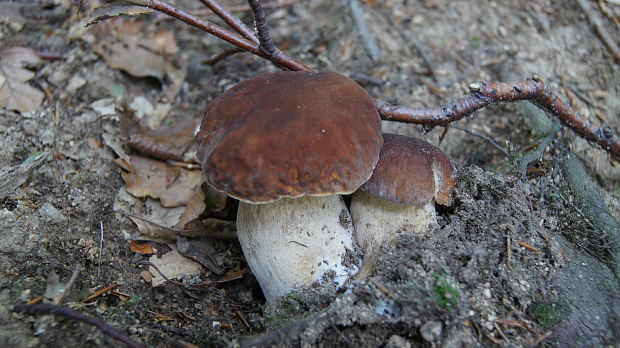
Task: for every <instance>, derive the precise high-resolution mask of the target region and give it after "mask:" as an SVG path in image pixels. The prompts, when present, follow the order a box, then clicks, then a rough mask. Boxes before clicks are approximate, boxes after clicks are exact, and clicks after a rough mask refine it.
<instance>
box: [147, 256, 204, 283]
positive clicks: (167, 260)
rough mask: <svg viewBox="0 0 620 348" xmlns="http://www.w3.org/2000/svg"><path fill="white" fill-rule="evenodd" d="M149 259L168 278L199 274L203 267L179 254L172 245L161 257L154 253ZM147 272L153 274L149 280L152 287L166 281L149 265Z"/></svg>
mask: <svg viewBox="0 0 620 348" xmlns="http://www.w3.org/2000/svg"><path fill="white" fill-rule="evenodd" d="M149 261H150V262H152V263H153V264H154V265H155V266H157V268H159V270H160V271H161V272H162V273H163V274H165V275H166V277H168V279H181V278H183V277H184V276H194V275H201V274H202V273H203V268H202V266H201V265H200V264H199V263H198V262H196V261H193V260H190V259H188V258H186V257H185V256H183V255H181V254H180V253H179V252H178V251H177V250H176V248H175V247H172V250H171V251H169V252H168V253H166V254H164V255H163V256H162V257H161V258H159V257H157V256H155V255H153V256H151V257H150V258H149ZM149 272H151V274H152V275H153V278H152V280H151V285H152V286H153V287H156V286H158V285H161V284H163V283H165V282H166V280H165V279H164V278H163V277H162V276H161V275H160V274H159V273H158V272H157V271H156V270H155V269H154V268H153V267H149Z"/></svg>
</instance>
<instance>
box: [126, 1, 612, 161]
mask: <svg viewBox="0 0 620 348" xmlns="http://www.w3.org/2000/svg"><path fill="white" fill-rule="evenodd" d="M124 1H125V2H127V3H132V4H135V5H141V6H145V7H149V8H151V9H154V10H156V11H159V12H162V13H165V14H168V15H170V16H172V17H174V18H177V19H179V20H181V21H182V22H184V23H186V24H189V25H192V26H194V27H197V28H199V29H201V30H204V31H206V32H208V33H210V34H212V35H215V36H217V37H219V38H221V39H222V40H225V41H227V42H229V43H231V44H233V45H235V46H236V47H238V48H240V49H242V50H244V51H247V52H250V53H252V54H255V55H257V56H259V57H262V58H265V59H268V60H270V61H272V62H274V63H275V64H277V65H279V66H281V67H282V68H284V69H288V70H293V71H312V69H311V68H309V67H307V66H306V65H304V64H303V63H301V62H299V61H297V60H296V59H294V58H292V57H290V56H288V55H287V54H285V53H283V52H280V50H278V49H277V48H276V47H275V46H274V45H273V43H272V41H271V37H270V35H269V31H268V29H267V25H266V17H265V13H264V11H263V9H262V7H261V4H260V1H259V0H248V2H249V4H250V7H251V9H252V13H253V14H254V21H255V25H256V32H257V35H258V43H257V42H256V39H255V38H254V37H252V38H250V39H248V38H246V37H247V31H246V30H244V29H243V28H242V27H243V25H240V26H239V25H235V24H233V23H231V19H230V18H229V17H230V16H232V15H230V14H227V13H225V12H222V11H215V10H214V12H215V13H216V14H217V15H218V16H220V17H221V18H222V19H223V20H224V21H225V22H227V23H229V24H230V25H231V26H233V28H235V29H236V30H237V31H238V32H240V33H241V34H242V35H244V36H246V37H242V36H239V35H237V34H235V33H232V32H230V31H228V30H226V29H224V28H221V27H219V26H217V25H214V24H212V23H209V22H207V21H205V20H203V19H201V18H198V17H195V16H193V15H191V14H189V13H188V12H186V11H183V10H180V9H178V8H175V7H174V6H172V5H170V4H168V3H166V2H164V1H162V0H124ZM201 1H202V2H203V3H205V4H207V6H209V7H210V8H222V7H221V6H220V5H219V4H217V2H216V1H215V0H209V1H207V0H201ZM252 39H253V40H252ZM470 89H471V90H472V92H471V93H469V94H467V95H465V96H464V97H462V98H460V99H457V100H455V101H452V102H449V103H447V104H445V105H444V106H442V107H438V108H411V107H406V106H393V105H389V104H388V103H386V102H384V101H381V100H376V101H375V103H376V105H377V109H378V110H379V114H380V115H381V118H382V119H384V120H389V121H397V122H405V123H415V124H424V125H431V126H436V125H443V124H447V123H450V122H454V121H457V120H460V119H461V118H463V117H465V116H469V115H472V114H473V113H474V112H476V111H478V110H480V109H482V108H483V107H485V106H487V105H489V104H494V103H498V102H513V101H518V100H529V101H530V102H532V103H534V104H535V105H536V106H538V107H539V108H541V109H543V110H545V111H546V112H548V113H550V114H552V115H554V116H555V117H557V118H559V119H560V120H561V121H562V122H563V123H564V124H565V125H567V126H568V127H569V128H571V129H572V130H574V131H575V132H577V134H579V135H580V136H581V137H583V138H585V139H587V140H590V141H592V142H595V143H597V144H598V145H600V146H601V147H602V148H603V149H605V150H606V151H608V152H609V153H611V154H612V155H613V156H615V157H618V156H620V141H619V140H618V136H617V135H616V133H615V132H614V131H613V130H612V129H611V128H610V127H595V126H593V125H592V123H591V122H590V121H589V120H587V119H585V118H584V117H583V116H581V115H579V113H577V112H576V111H575V110H573V109H572V108H571V107H570V106H569V105H568V104H566V103H564V102H563V101H562V100H561V99H560V98H559V97H558V96H557V95H555V93H553V92H552V91H551V89H550V88H549V87H547V86H546V85H545V84H544V82H543V81H542V80H541V79H540V78H538V77H536V76H534V77H532V78H530V79H527V80H525V81H521V82H516V83H503V82H492V83H487V82H482V83H476V84H472V85H471V86H470Z"/></svg>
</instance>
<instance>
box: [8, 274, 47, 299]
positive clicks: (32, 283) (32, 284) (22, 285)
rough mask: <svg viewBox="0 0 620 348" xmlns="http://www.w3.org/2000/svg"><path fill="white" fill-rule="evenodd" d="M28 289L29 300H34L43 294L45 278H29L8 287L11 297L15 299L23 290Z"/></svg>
mask: <svg viewBox="0 0 620 348" xmlns="http://www.w3.org/2000/svg"><path fill="white" fill-rule="evenodd" d="M28 289H30V298H34V297H37V296H40V295H43V294H44V293H45V278H43V277H29V278H24V279H21V280H18V281H16V282H13V283H11V284H10V285H9V286H8V290H9V294H10V295H11V297H17V296H20V295H21V294H22V292H24V291H25V290H28Z"/></svg>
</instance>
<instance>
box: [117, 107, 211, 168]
mask: <svg viewBox="0 0 620 348" xmlns="http://www.w3.org/2000/svg"><path fill="white" fill-rule="evenodd" d="M199 126H200V119H199V118H188V119H185V120H183V121H181V122H178V123H177V124H174V125H170V126H164V127H160V128H158V129H157V130H154V131H148V130H138V131H137V132H136V133H135V134H133V135H132V136H131V137H130V139H129V143H128V144H129V146H131V147H133V148H134V149H136V150H138V151H140V152H143V153H144V154H146V155H149V156H152V157H156V158H161V159H167V160H174V161H183V160H184V159H185V156H184V155H185V153H186V152H188V150H189V149H190V148H191V146H192V145H193V144H194V143H195V139H196V135H195V134H196V130H197V129H198V127H199ZM196 161H197V159H196ZM196 163H197V162H196Z"/></svg>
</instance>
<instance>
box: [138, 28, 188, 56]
mask: <svg viewBox="0 0 620 348" xmlns="http://www.w3.org/2000/svg"><path fill="white" fill-rule="evenodd" d="M142 46H143V47H144V48H146V49H149V50H151V51H153V52H157V53H160V54H164V55H167V56H173V55H175V54H177V52H178V51H179V46H177V41H176V39H175V38H174V33H173V32H172V31H171V30H160V31H158V32H157V33H155V35H153V36H151V37H149V38H148V39H146V40H145V41H143V42H142Z"/></svg>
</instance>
